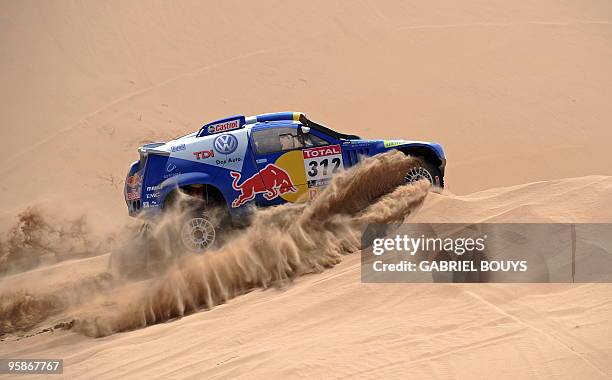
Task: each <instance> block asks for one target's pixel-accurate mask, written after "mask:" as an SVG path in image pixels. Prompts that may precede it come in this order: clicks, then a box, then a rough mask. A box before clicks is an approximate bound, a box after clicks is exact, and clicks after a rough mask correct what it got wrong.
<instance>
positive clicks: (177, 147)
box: [170, 144, 187, 153]
mask: <svg viewBox="0 0 612 380" xmlns="http://www.w3.org/2000/svg"><path fill="white" fill-rule="evenodd" d="M185 149H187V147H186V146H185V144H179V145H175V146H173V147H171V148H170V151H171V152H172V153H176V152H180V151H181V150H185Z"/></svg>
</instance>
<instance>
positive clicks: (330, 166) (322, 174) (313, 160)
mask: <svg viewBox="0 0 612 380" xmlns="http://www.w3.org/2000/svg"><path fill="white" fill-rule="evenodd" d="M303 155H304V170H305V171H306V181H307V183H308V187H314V186H325V185H326V184H327V183H329V181H330V180H331V177H332V176H333V175H334V174H335V173H337V172H338V171H340V170H342V168H343V167H344V166H343V165H342V150H341V149H340V145H330V146H322V147H318V148H311V149H304V150H303Z"/></svg>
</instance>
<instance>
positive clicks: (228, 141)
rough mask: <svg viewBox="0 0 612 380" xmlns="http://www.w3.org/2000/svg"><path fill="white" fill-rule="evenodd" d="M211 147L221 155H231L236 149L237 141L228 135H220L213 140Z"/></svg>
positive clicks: (234, 137)
mask: <svg viewBox="0 0 612 380" xmlns="http://www.w3.org/2000/svg"><path fill="white" fill-rule="evenodd" d="M213 147H214V148H215V150H216V151H217V152H219V153H221V154H232V153H234V151H235V150H236V149H237V148H238V139H237V138H236V136H234V135H230V134H224V135H220V136H217V137H216V138H215V142H214V144H213Z"/></svg>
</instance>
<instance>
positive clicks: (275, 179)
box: [230, 164, 297, 207]
mask: <svg viewBox="0 0 612 380" xmlns="http://www.w3.org/2000/svg"><path fill="white" fill-rule="evenodd" d="M230 176H232V178H233V180H232V188H233V189H234V190H236V191H238V192H240V195H239V196H238V197H237V198H236V199H234V200H233V202H232V207H240V206H242V205H243V204H245V203H247V202H248V201H251V200H253V199H254V198H255V196H256V195H257V194H263V197H264V198H266V199H267V200H272V199H274V198H277V197H278V196H279V195H282V194H285V193H295V192H297V189H296V187H295V185H294V184H293V181H291V177H289V174H288V173H287V172H286V171H284V170H283V169H281V168H279V167H278V166H276V165H274V164H268V165H267V166H266V167H265V168H263V169H261V170H260V171H259V172H257V173H255V174H253V175H252V176H251V177H249V178H247V179H245V180H244V181H242V183H240V184H239V183H238V182H240V179H241V176H242V175H241V174H240V173H239V172H230ZM266 184H267V185H268V187H266Z"/></svg>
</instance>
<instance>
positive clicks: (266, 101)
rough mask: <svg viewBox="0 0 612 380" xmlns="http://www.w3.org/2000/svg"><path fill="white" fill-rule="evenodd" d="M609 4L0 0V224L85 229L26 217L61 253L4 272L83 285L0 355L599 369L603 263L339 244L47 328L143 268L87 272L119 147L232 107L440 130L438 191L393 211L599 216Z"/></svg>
mask: <svg viewBox="0 0 612 380" xmlns="http://www.w3.org/2000/svg"><path fill="white" fill-rule="evenodd" d="M611 26H612V3H610V2H606V1H580V2H561V3H560V2H556V1H539V2H537V3H529V4H522V3H516V4H514V3H509V2H504V1H495V2H490V1H486V2H485V1H469V2H462V3H461V4H460V5H458V4H455V3H452V4H451V3H447V4H444V3H431V2H416V1H407V2H406V1H383V2H340V3H330V2H323V1H321V2H307V3H294V4H286V3H280V2H273V1H263V2H257V3H242V2H229V3H224V4H222V5H218V4H212V3H210V4H207V3H206V2H194V3H191V2H175V3H166V2H145V3H143V2H123V1H116V2H115V1H109V2H84V3H74V2H68V1H65V2H64V1H58V2H53V3H51V2H37V1H19V2H18V1H12V2H9V1H5V2H3V3H2V4H1V5H0V42H1V45H2V46H3V50H2V53H1V54H0V67H1V68H2V70H0V77H1V79H2V83H3V86H2V88H3V90H2V91H0V125H1V126H0V139H1V141H2V142H3V148H4V154H3V155H2V158H0V163H1V164H0V173H1V174H2V177H3V178H2V181H1V182H2V183H1V184H0V190H1V191H2V194H3V197H2V203H1V205H2V207H1V208H0V232H1V233H2V234H3V235H4V234H5V233H7V232H8V231H9V230H10V229H11V227H12V226H14V225H15V224H16V223H17V218H18V215H19V214H20V213H22V212H24V210H26V209H28V208H29V207H33V206H37V207H40V210H42V211H40V215H41V217H42V218H43V219H44V220H46V221H47V223H48V226H52V227H53V226H55V227H57V228H60V230H61V229H62V226H64V227H65V228H68V227H70V226H74V225H75V223H76V222H75V220H77V221H78V220H80V219H79V218H83V219H82V220H84V223H85V225H86V229H85V230H84V231H85V232H86V236H87V239H86V241H83V240H79V239H76V240H78V241H75V239H71V240H70V241H68V242H65V241H64V240H65V239H64V240H62V239H63V238H62V236H60V235H59V234H58V231H57V230H54V229H53V228H51V227H45V228H46V230H45V231H46V232H47V233H48V235H46V236H45V239H43V241H44V242H46V243H49V244H53V246H54V247H55V248H57V249H59V250H63V249H64V248H65V250H66V251H69V252H70V253H71V255H68V256H69V257H62V258H68V260H65V261H60V262H57V263H53V262H51V263H49V264H50V265H46V264H45V265H42V266H40V267H38V268H36V269H33V270H30V271H27V272H24V273H17V274H13V275H10V276H5V277H3V278H0V293H1V294H4V293H8V292H15V291H18V290H19V289H27V290H28V291H30V292H32V293H34V294H37V293H40V294H44V293H45V292H49V290H51V291H54V290H57V289H59V288H60V287H61V286H64V285H66V284H73V285H74V286H75V289H77V290H78V289H81V288H83V289H85V290H86V291H83V292H82V294H80V293H79V292H71V293H69V294H70V297H74V298H71V303H72V304H74V305H75V306H74V307H72V306H71V308H68V309H66V310H61V311H58V312H57V313H52V314H51V315H49V316H46V317H45V318H42V320H40V321H33V326H32V327H30V328H29V329H28V331H25V332H23V331H18V332H11V333H9V334H7V335H5V336H3V337H2V339H3V340H2V341H1V342H0V357H2V358H9V357H12V358H16V357H31V358H42V357H48V358H63V359H64V360H65V364H66V368H65V371H64V373H65V376H66V377H68V378H127V377H134V378H151V377H157V378H162V377H163V378H228V377H237V376H243V377H246V378H254V377H258V378H259V377H265V378H268V377H275V378H284V377H316V378H318V377H363V378H382V377H390V378H406V377H408V376H410V377H415V378H487V379H488V378H550V377H554V378H577V377H582V378H609V377H611V376H612V360H610V358H611V357H612V343H611V342H612V323H611V322H610V320H609V316H610V313H611V312H612V302H611V301H612V296H611V295H610V294H611V290H612V286H610V285H608V284H580V285H578V284H547V285H543V284H540V285H526V284H525V285H516V284H515V285H501V284H500V285H493V284H490V285H477V284H471V285H451V284H446V285H443V284H436V285H432V284H418V285H417V284H362V283H361V282H360V263H359V254H357V253H356V254H352V255H346V256H342V257H341V259H340V260H341V262H339V263H338V264H337V265H335V266H334V267H333V268H327V269H323V270H320V271H318V273H311V274H307V275H304V276H299V277H297V278H295V279H293V281H289V282H284V283H283V284H282V285H281V286H277V287H275V286H273V287H270V288H268V289H265V290H263V289H261V288H257V289H255V290H253V291H251V292H249V293H248V294H244V295H240V296H238V297H235V298H231V299H230V300H228V302H227V303H225V304H222V305H218V306H216V307H213V308H212V309H210V310H206V311H200V312H196V313H191V314H190V315H187V316H185V317H183V318H179V319H175V318H172V319H171V320H169V321H164V322H163V323H158V324H153V325H151V326H148V327H145V328H135V329H129V331H127V332H116V333H111V334H110V335H108V336H105V337H100V338H92V337H89V336H86V335H84V334H83V333H81V332H79V331H74V329H73V330H63V329H54V330H53V331H45V329H46V328H48V327H50V326H54V325H55V324H56V323H58V322H62V321H64V320H70V318H71V317H72V316H74V315H76V314H78V315H80V314H82V313H93V314H94V315H97V313H98V311H99V312H100V313H101V314H100V315H102V314H103V315H107V314H109V313H110V314H112V313H113V312H114V310H115V309H114V308H115V307H116V305H115V304H113V303H112V302H111V303H110V304H107V303H105V302H106V301H104V300H103V301H100V302H98V301H99V300H97V299H89V298H90V296H91V298H95V297H97V295H98V294H99V293H101V292H102V293H104V292H105V293H104V294H105V295H106V296H109V295H110V296H111V297H113V296H114V297H116V298H117V299H116V300H115V301H117V302H119V301H120V299H119V298H121V297H125V298H126V299H130V295H131V294H136V293H138V292H141V291H142V289H140V287H141V285H140V284H138V283H133V284H127V285H126V286H125V287H124V288H121V289H122V292H120V293H113V292H114V289H107V282H106V278H105V277H104V274H103V273H104V272H105V271H106V270H107V267H108V257H109V252H108V250H110V249H111V248H109V247H112V244H111V243H108V245H107V242H106V241H104V240H103V238H102V237H104V236H107V235H108V234H109V233H120V232H121V230H125V229H126V228H127V227H125V226H126V225H130V224H131V225H133V223H134V222H133V221H130V220H129V218H128V217H127V212H126V209H125V204H124V202H123V195H122V188H123V183H122V181H123V179H124V176H125V172H126V170H127V167H128V165H129V163H130V162H132V161H134V160H135V159H137V153H136V148H137V147H138V146H139V145H141V144H142V143H143V142H146V141H164V140H167V139H171V138H173V137H176V136H179V135H181V134H184V133H187V132H191V131H193V130H196V129H198V128H199V126H200V125H202V124H203V123H205V122H207V121H210V120H214V119H217V118H220V117H224V116H227V115H232V114H237V113H241V114H246V115H250V114H257V113H263V112H273V111H279V110H300V111H304V112H306V113H307V114H308V115H309V116H310V117H311V118H312V119H313V120H316V121H320V122H322V123H324V124H326V125H328V126H330V127H332V128H336V129H339V130H343V131H347V132H351V133H357V134H359V135H361V136H363V137H367V138H406V139H415V140H428V141H437V142H440V143H442V144H443V145H444V147H445V149H446V153H447V156H448V166H447V190H446V191H445V193H444V194H435V193H430V194H428V195H427V198H426V199H425V202H424V204H423V205H422V206H421V207H420V208H418V209H416V210H415V211H414V212H413V213H412V214H411V215H410V217H409V219H410V220H413V221H444V222H447V221H458V222H459V221H460V222H502V221H503V222H541V221H558V222H576V223H580V222H611V221H612V208H611V207H610V206H611V205H612V177H611V176H612V165H611V161H610V158H609V157H608V154H607V153H608V152H607V149H608V146H609V141H610V139H611V138H612V133H611V132H610V128H609V125H610V123H611V122H612V108H610V107H609V104H610V99H611V96H612V75H610V62H612V27H611ZM37 210H38V208H37ZM37 212H38V211H37ZM76 225H78V223H77V224H76ZM118 230H119V232H118ZM49 231H50V232H49ZM62 231H63V230H62ZM79 231H80V230H79ZM58 236H59V237H58ZM2 239H4V238H2ZM0 241H3V240H0ZM83 250H85V251H87V252H95V253H96V255H95V256H93V257H83V255H81V253H82V251H83ZM62 252H63V251H62ZM92 277H94V278H96V281H94V282H91V281H89V280H88V281H89V282H87V283H83V282H82V281H83V280H87V279H91V278H92ZM160 278H162V279H163V278H164V277H160ZM62 289H63V288H62ZM91 289H93V292H90V291H91ZM92 294H93V296H92ZM111 299H112V298H111ZM92 305H95V308H99V309H100V310H98V309H95V308H94V309H90V306H92ZM92 307H93V306H92Z"/></svg>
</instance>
